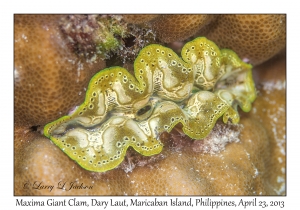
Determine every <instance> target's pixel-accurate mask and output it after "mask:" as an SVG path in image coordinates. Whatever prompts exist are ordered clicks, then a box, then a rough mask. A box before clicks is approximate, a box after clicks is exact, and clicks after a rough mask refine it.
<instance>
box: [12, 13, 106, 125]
mask: <svg viewBox="0 0 300 210" xmlns="http://www.w3.org/2000/svg"><path fill="white" fill-rule="evenodd" d="M60 17H61V16H58V15H15V20H14V31H15V34H14V68H15V69H14V77H15V81H14V95H15V100H14V104H15V107H14V111H15V124H17V125H44V124H45V123H48V122H50V121H52V120H55V119H56V118H58V117H60V116H62V115H65V114H66V113H67V112H68V111H69V110H70V109H71V108H72V107H73V106H75V105H77V104H78V103H80V102H81V101H82V100H83V99H84V96H85V89H84V88H85V87H87V84H88V82H89V80H90V78H91V76H92V75H93V74H95V73H96V72H98V71H99V70H100V69H103V68H104V67H105V62H104V61H102V60H97V61H93V62H92V61H90V60H85V59H82V58H79V57H78V56H77V55H76V54H74V53H73V52H72V51H71V50H70V49H69V48H68V47H67V46H66V41H65V40H64V37H63V35H62V34H61V32H60V30H59V28H58V19H59V18H60Z"/></svg>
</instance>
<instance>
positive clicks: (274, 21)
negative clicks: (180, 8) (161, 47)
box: [125, 14, 286, 65]
mask: <svg viewBox="0 0 300 210" xmlns="http://www.w3.org/2000/svg"><path fill="white" fill-rule="evenodd" d="M127 16H128V15H125V20H128V21H129V23H141V22H145V23H146V24H148V25H150V26H151V27H152V29H153V30H154V31H155V33H156V34H157V37H158V39H159V40H161V41H162V42H166V43H170V42H174V41H182V40H185V39H187V38H191V37H195V36H205V37H207V38H209V39H210V40H212V41H214V42H215V43H216V44H217V45H218V46H219V47H221V48H230V49H232V50H234V51H235V52H236V53H237V54H238V55H239V56H240V57H241V58H245V59H246V60H249V62H250V63H251V64H253V65H258V64H260V63H263V62H264V61H266V60H268V59H270V58H271V57H273V56H274V55H276V54H277V53H279V52H280V51H281V50H283V49H284V48H285V45H286V15H284V14H261V15H204V14H198V15H196V14H190V15H186V14H178V15H160V16H155V18H153V17H152V16H151V15H150V16H149V15H146V16H144V15H129V17H127ZM151 17H152V18H151ZM134 20H139V22H135V21H134Z"/></svg>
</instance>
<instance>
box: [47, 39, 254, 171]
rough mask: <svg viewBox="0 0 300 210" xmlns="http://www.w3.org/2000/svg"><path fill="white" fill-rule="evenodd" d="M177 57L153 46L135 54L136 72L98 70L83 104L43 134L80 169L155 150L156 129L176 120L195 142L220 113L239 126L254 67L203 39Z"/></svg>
mask: <svg viewBox="0 0 300 210" xmlns="http://www.w3.org/2000/svg"><path fill="white" fill-rule="evenodd" d="M181 54H182V58H180V57H178V56H177V54H176V53H175V52H173V51H172V50H171V49H169V48H166V47H163V46H161V45H157V44H152V45H149V46H147V47H145V48H144V49H142V50H141V51H140V53H139V55H138V57H137V58H136V60H135V62H134V72H135V76H132V75H131V74H130V73H128V71H127V70H126V69H124V68H122V67H111V68H107V69H105V70H102V71H100V72H99V73H97V74H96V75H95V76H94V77H93V78H92V79H91V81H90V83H89V86H88V90H87V92H86V98H85V101H84V102H83V104H81V105H80V106H79V108H78V109H77V110H76V111H75V112H74V113H72V114H71V115H68V116H63V117H61V118H60V119H58V120H56V121H54V122H51V123H49V124H47V125H46V126H45V128H44V134H45V136H47V137H48V138H50V139H51V140H52V141H53V142H54V143H55V144H56V145H57V146H58V147H59V148H61V149H62V150H63V151H64V152H65V153H66V154H67V155H68V156H69V157H70V158H72V159H74V160H75V161H76V162H77V163H78V164H79V165H80V166H82V167H83V168H85V169H87V170H90V171H98V172H103V171H107V170H110V169H113V168H115V167H116V166H118V165H119V164H120V163H121V162H122V161H123V159H124V156H125V154H126V151H127V148H128V147H133V148H134V149H135V150H136V151H137V152H139V153H140V154H142V155H145V156H150V155H154V154H158V153H160V152H161V150H162V147H163V145H162V143H161V141H160V140H159V136H160V134H161V133H162V132H164V131H167V132H170V131H171V130H172V128H173V127H174V126H175V125H176V124H178V123H182V125H183V131H184V133H185V134H186V135H188V136H190V137H191V138H193V139H203V138H204V137H206V136H207V135H208V134H209V133H210V131H211V130H212V128H213V127H214V125H215V123H216V121H217V119H218V118H219V117H221V116H223V122H224V123H227V122H228V120H230V121H231V122H232V123H234V124H236V123H238V122H239V114H238V111H237V108H238V106H239V107H240V108H241V109H242V110H243V111H245V112H248V111H250V109H251V103H252V102H253V101H254V100H255V98H256V90H255V86H254V82H253V79H252V71H251V68H252V66H251V65H249V64H246V63H244V62H242V61H241V59H240V58H239V57H238V56H237V55H236V54H235V53H234V52H233V51H231V50H228V49H222V50H220V49H219V48H218V47H217V46H216V45H215V43H213V42H212V41H210V40H208V39H206V38H205V37H199V38H196V39H194V40H193V41H190V42H188V43H186V44H185V45H184V47H183V49H182V51H181Z"/></svg>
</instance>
